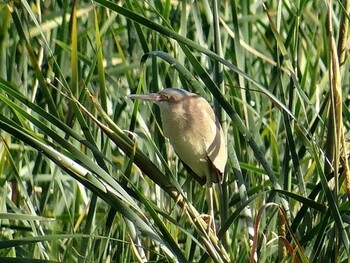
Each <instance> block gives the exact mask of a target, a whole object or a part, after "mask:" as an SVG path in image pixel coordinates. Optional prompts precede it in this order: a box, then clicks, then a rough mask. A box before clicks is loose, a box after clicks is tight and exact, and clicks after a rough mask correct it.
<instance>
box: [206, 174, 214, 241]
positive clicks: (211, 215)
mask: <svg viewBox="0 0 350 263" xmlns="http://www.w3.org/2000/svg"><path fill="white" fill-rule="evenodd" d="M206 192H207V202H208V215H209V223H208V229H209V231H210V228H212V229H213V232H214V234H216V229H215V218H214V199H213V183H212V181H211V180H210V179H209V180H208V179H207V189H206Z"/></svg>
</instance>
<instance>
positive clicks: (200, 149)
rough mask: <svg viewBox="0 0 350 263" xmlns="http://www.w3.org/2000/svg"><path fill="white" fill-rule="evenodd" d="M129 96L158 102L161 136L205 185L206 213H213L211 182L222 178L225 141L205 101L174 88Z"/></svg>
mask: <svg viewBox="0 0 350 263" xmlns="http://www.w3.org/2000/svg"><path fill="white" fill-rule="evenodd" d="M129 97H130V98H131V99H139V100H145V101H151V102H154V103H155V104H156V105H158V106H159V108H160V113H161V121H162V128H163V132H164V135H165V137H167V138H168V140H169V142H170V144H171V145H172V146H173V148H174V150H175V153H176V154H177V156H178V157H179V158H180V160H181V162H182V163H183V165H184V167H185V169H186V170H187V171H188V173H189V174H190V175H191V176H192V177H193V178H194V179H195V180H196V181H197V182H198V183H199V184H200V185H202V186H203V185H205V184H206V185H207V189H208V191H207V197H208V199H209V200H208V213H209V215H211V216H212V217H213V197H212V195H213V193H212V185H213V183H222V181H223V176H224V171H225V166H226V162H227V144H226V139H225V135H224V132H223V130H222V127H221V125H220V123H219V121H218V118H217V117H216V116H215V113H214V111H213V109H212V107H211V106H210V104H209V103H208V101H207V100H206V99H204V98H203V97H201V96H199V95H197V94H195V93H191V92H188V91H186V90H184V89H178V88H166V89H163V90H161V91H159V92H157V93H150V94H132V95H129ZM209 195H210V196H209Z"/></svg>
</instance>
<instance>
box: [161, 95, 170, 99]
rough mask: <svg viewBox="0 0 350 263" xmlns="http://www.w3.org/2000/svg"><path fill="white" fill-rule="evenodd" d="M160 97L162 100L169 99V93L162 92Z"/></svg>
mask: <svg viewBox="0 0 350 263" xmlns="http://www.w3.org/2000/svg"><path fill="white" fill-rule="evenodd" d="M162 98H163V100H169V99H170V95H169V94H163V96H162Z"/></svg>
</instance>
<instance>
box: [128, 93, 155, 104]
mask: <svg viewBox="0 0 350 263" xmlns="http://www.w3.org/2000/svg"><path fill="white" fill-rule="evenodd" d="M128 97H129V98H130V99H138V100H149V101H153V102H157V101H159V100H160V96H159V94H158V93H150V94H131V95H129V96H128Z"/></svg>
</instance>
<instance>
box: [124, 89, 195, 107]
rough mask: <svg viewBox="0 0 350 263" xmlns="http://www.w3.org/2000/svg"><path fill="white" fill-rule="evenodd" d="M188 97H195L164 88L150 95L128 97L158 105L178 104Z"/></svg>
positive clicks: (182, 91)
mask: <svg viewBox="0 0 350 263" xmlns="http://www.w3.org/2000/svg"><path fill="white" fill-rule="evenodd" d="M190 96H197V95H196V94H194V93H190V92H188V91H186V90H183V89H175V88H166V89H164V90H161V91H159V92H157V93H150V94H132V95H130V96H129V98H131V99H140V100H148V101H152V102H154V103H156V104H158V105H161V104H164V103H178V102H181V101H182V100H183V99H185V98H188V97H190Z"/></svg>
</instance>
